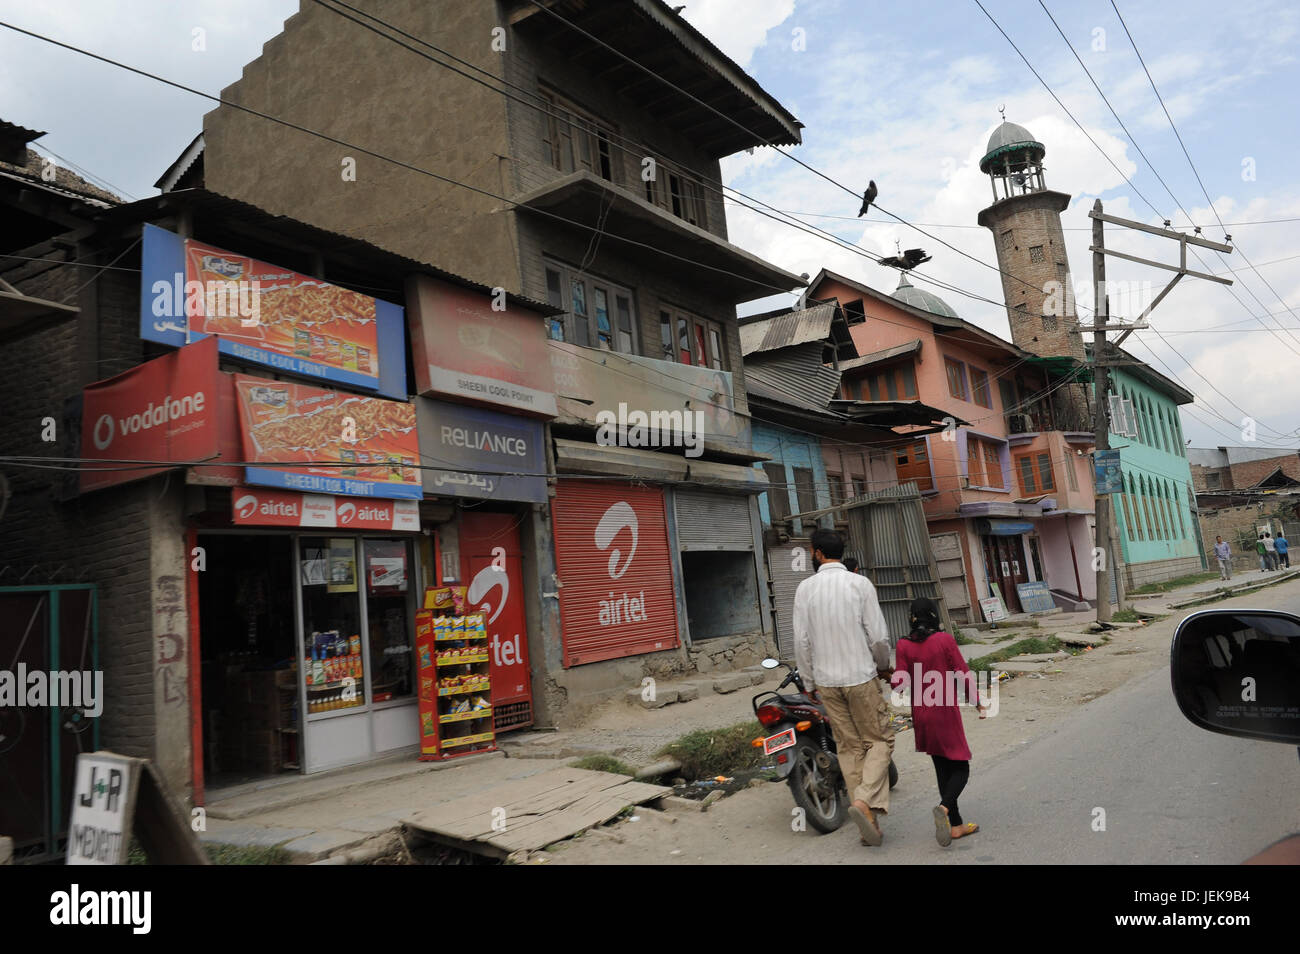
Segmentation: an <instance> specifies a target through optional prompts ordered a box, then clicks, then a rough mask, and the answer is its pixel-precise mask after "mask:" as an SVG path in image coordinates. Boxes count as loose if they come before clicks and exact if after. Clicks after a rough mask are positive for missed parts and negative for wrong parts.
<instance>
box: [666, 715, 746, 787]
mask: <svg viewBox="0 0 1300 954" xmlns="http://www.w3.org/2000/svg"><path fill="white" fill-rule="evenodd" d="M766 734H767V733H766V731H765V730H764V729H763V727H762V726H761V725H760V724H759V723H758V720H757V719H753V720H751V721H749V722H741V723H739V724H737V725H732V726H727V727H726V728H721V729H697V730H696V731H694V732H688V733H686V735H683V736H682V737H681V738H679V739H676V740H675V741H673V742H669V743H668V744H667V745H665V746H664V747H663V748H662V749H660V750H659V752H658V753H657V754H658V755H660V756H662V757H664V758H674V759H677V760H678V761H679V762H681V763H682V770H681V771H680V772H679V773H678V774H679V775H681V776H682V777H683V778H686V779H688V780H690V779H702V778H713V777H714V776H716V775H732V774H734V773H735V772H736V771H738V770H740V769H752V768H757V767H758V766H760V765H762V764H763V750H762V749H758V748H754V746H752V745H751V744H750V743H751V742H752V741H753V740H754V739H756V738H757V737H758V736H760V735H766Z"/></svg>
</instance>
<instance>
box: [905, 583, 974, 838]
mask: <svg viewBox="0 0 1300 954" xmlns="http://www.w3.org/2000/svg"><path fill="white" fill-rule="evenodd" d="M911 617H912V631H911V632H910V633H908V634H907V635H906V636H904V637H903V638H902V639H900V640H899V641H898V648H897V649H896V650H895V664H894V676H893V679H892V680H891V682H892V684H893V686H894V688H895V689H897V688H899V687H900V686H907V687H908V689H909V691H910V694H911V702H912V729H913V732H914V733H915V735H916V751H918V752H924V753H925V754H926V755H929V756H930V758H931V759H932V760H933V761H934V773H935V775H936V776H937V778H938V780H939V798H940V803H939V804H938V805H936V806H935V809H934V831H935V838H936V839H938V842H939V844H940V845H944V846H947V845H950V844H952V840H953V839H954V838H964V837H966V836H967V835H973V834H975V832H977V831H979V825H977V824H975V823H974V822H965V823H963V822H962V820H961V812H959V811H958V810H957V797H958V796H959V795H960V794H961V792H962V789H964V788H965V787H966V782H967V781H968V780H969V779H970V746H969V745H967V744H966V731H965V730H964V729H963V728H962V724H961V709H959V708H958V702H959V701H962V700H965V701H966V702H971V703H974V704H975V705H976V706H977V707H978V708H979V714H980V718H981V719H983V718H984V717H985V714H986V710H985V707H984V706H983V705H982V704H981V703H980V699H979V689H978V686H977V684H976V682H975V674H974V673H972V672H971V671H970V667H969V666H967V665H966V660H965V659H963V658H962V655H961V652H960V651H959V650H958V649H957V641H956V640H955V639H953V638H952V635H951V634H949V633H946V632H943V631H942V630H941V629H940V628H939V626H940V623H939V608H938V607H937V606H936V605H935V604H934V601H932V600H928V599H925V598H923V597H922V598H920V599H916V600H913V601H912V607H911Z"/></svg>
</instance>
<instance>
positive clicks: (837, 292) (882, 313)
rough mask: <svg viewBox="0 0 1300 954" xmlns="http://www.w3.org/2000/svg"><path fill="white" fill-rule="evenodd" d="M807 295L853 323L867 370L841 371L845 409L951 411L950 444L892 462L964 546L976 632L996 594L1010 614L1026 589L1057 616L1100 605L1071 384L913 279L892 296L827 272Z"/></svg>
mask: <svg viewBox="0 0 1300 954" xmlns="http://www.w3.org/2000/svg"><path fill="white" fill-rule="evenodd" d="M805 294H806V297H807V299H808V301H809V302H814V301H828V300H831V299H834V300H836V301H837V302H839V303H840V305H841V307H843V308H844V310H845V312H846V313H847V314H848V315H850V316H851V317H850V318H849V328H850V331H851V333H852V335H853V340H854V343H855V344H856V346H857V350H858V352H859V354H860V357H859V358H856V359H852V360H849V361H845V362H842V363H841V370H842V373H843V383H842V397H843V398H845V399H854V400H860V401H909V400H919V401H920V402H921V403H922V404H923V405H927V406H930V407H942V408H948V409H950V410H949V414H950V415H951V417H952V420H951V421H950V422H949V426H948V427H947V428H946V429H945V432H944V433H941V434H931V435H929V436H921V437H918V438H916V439H915V440H913V441H912V442H911V443H910V444H908V445H906V446H903V447H897V448H895V449H893V450H892V451H891V454H892V456H893V461H892V465H893V470H894V478H895V479H896V480H897V481H898V482H906V481H915V482H916V483H917V484H918V486H919V487H920V489H921V492H922V495H923V497H924V499H925V513H926V519H927V522H928V524H929V532H930V535H931V537H932V538H934V537H936V536H939V535H946V534H951V535H952V536H953V538H954V540H953V543H954V546H953V547H952V548H951V551H950V552H952V554H953V559H954V560H955V559H956V558H957V556H958V555H959V556H960V560H961V575H963V576H964V577H965V578H966V586H967V588H968V594H969V599H968V600H967V601H966V605H967V606H968V607H969V612H970V614H971V620H972V621H978V620H979V618H980V617H979V601H980V600H982V599H986V598H989V597H990V596H991V595H992V589H991V587H992V585H996V586H997V588H998V590H999V592H1000V595H1001V598H1002V600H1003V601H1004V603H1005V606H1006V608H1007V610H1009V611H1010V612H1019V611H1020V609H1021V604H1020V598H1019V594H1018V590H1017V587H1018V586H1020V585H1024V584H1029V583H1036V582H1045V583H1046V584H1047V586H1048V588H1049V589H1050V590H1051V592H1052V595H1053V599H1055V600H1056V601H1057V602H1058V603H1059V604H1060V605H1064V606H1071V607H1072V606H1076V605H1080V604H1083V603H1087V602H1088V601H1090V600H1093V599H1094V598H1095V590H1096V586H1095V580H1094V577H1093V575H1092V574H1091V573H1090V572H1089V571H1090V568H1091V565H1092V564H1091V553H1092V547H1093V542H1092V526H1093V519H1092V514H1093V508H1092V478H1091V473H1090V459H1089V457H1088V452H1089V451H1090V450H1091V447H1092V439H1093V438H1092V433H1091V431H1081V430H1073V429H1069V422H1072V421H1073V420H1074V419H1073V416H1072V413H1073V410H1072V406H1071V405H1070V404H1069V403H1068V402H1067V401H1065V400H1063V399H1062V395H1063V393H1064V391H1065V388H1066V387H1068V386H1069V384H1068V382H1070V381H1071V380H1073V378H1072V376H1071V374H1070V372H1068V371H1067V372H1064V373H1063V372H1062V371H1061V370H1058V364H1059V362H1058V361H1056V360H1055V359H1053V358H1043V357H1040V356H1038V355H1035V354H1032V353H1030V352H1027V351H1025V350H1024V349H1022V348H1019V347H1017V346H1016V345H1014V344H1012V343H1011V342H1008V341H1005V340H1003V339H1001V338H999V337H998V336H997V335H994V334H992V333H990V332H987V331H985V330H983V329H982V328H979V327H978V326H976V325H974V324H972V323H970V322H968V321H965V320H963V319H962V318H960V317H959V316H958V315H957V313H956V312H955V311H954V310H953V309H952V307H951V306H949V305H948V303H947V302H945V301H943V299H941V298H939V297H938V296H937V295H934V294H932V293H930V292H928V291H925V290H923V289H920V288H917V287H915V286H914V285H913V284H912V282H911V280H910V279H909V278H908V276H907V275H906V274H905V275H903V276H902V278H901V280H900V282H899V287H898V289H897V290H896V291H895V292H894V294H892V295H890V294H887V293H885V292H882V291H879V290H877V289H874V288H872V287H870V286H869V285H866V284H864V283H862V282H859V281H857V280H855V279H852V278H849V277H847V276H844V275H839V274H836V273H834V272H831V271H828V270H826V269H823V270H821V271H820V272H819V273H818V274H817V275H816V276H815V277H814V278H813V279H812V281H811V283H810V284H809V287H808V291H807V292H806V293H805ZM950 602H954V603H955V601H952V600H950Z"/></svg>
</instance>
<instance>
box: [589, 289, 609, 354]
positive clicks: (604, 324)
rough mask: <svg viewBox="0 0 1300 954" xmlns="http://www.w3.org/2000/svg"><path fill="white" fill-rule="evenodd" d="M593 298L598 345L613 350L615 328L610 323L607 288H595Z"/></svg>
mask: <svg viewBox="0 0 1300 954" xmlns="http://www.w3.org/2000/svg"><path fill="white" fill-rule="evenodd" d="M592 298H593V301H594V302H595V315H596V347H598V348H604V349H605V350H606V351H613V350H614V329H613V327H612V326H611V325H610V323H609V301H608V300H607V298H606V294H605V289H603V288H600V287H596V288H593V289H592Z"/></svg>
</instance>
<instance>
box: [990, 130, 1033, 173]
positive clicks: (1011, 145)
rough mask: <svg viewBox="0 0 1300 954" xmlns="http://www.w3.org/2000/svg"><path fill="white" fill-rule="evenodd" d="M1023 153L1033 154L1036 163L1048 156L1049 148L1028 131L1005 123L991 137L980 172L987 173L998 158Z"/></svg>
mask: <svg viewBox="0 0 1300 954" xmlns="http://www.w3.org/2000/svg"><path fill="white" fill-rule="evenodd" d="M1022 151H1028V152H1029V153H1031V156H1030V158H1031V159H1033V160H1034V161H1041V160H1042V158H1043V156H1045V155H1047V147H1046V146H1044V145H1043V144H1042V143H1041V142H1039V141H1038V140H1036V139H1035V138H1034V134H1033V133H1031V132H1030V131H1029V130H1028V129H1026V128H1025V127H1024V126H1018V125H1016V124H1015V123H1008V122H1003V123H1002V125H1001V126H999V127H998V128H997V129H995V130H993V135H991V136H989V145H988V149H986V150H985V152H984V158H983V159H981V160H980V172H984V173H987V172H988V171H989V164H990V163H991V162H992V161H993V160H994V159H996V158H997V157H998V156H1001V155H1003V154H1004V153H1008V152H1022Z"/></svg>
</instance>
